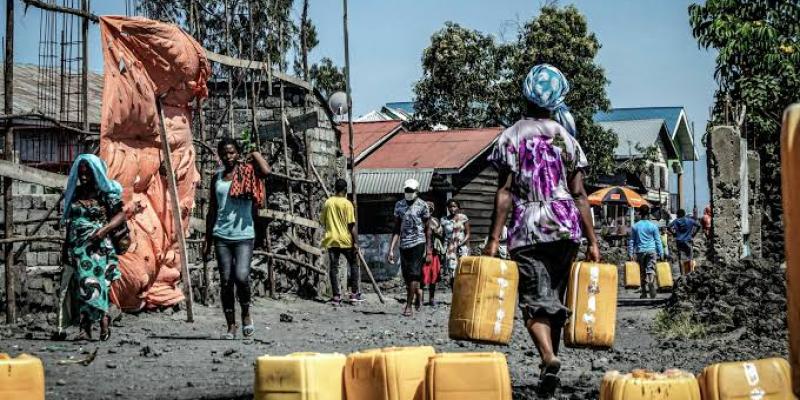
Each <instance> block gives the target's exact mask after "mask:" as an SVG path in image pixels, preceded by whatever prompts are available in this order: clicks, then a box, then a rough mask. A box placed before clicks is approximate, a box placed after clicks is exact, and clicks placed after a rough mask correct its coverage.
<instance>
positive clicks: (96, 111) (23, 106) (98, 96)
mask: <svg viewBox="0 0 800 400" xmlns="http://www.w3.org/2000/svg"><path fill="white" fill-rule="evenodd" d="M44 72H45V73H48V71H44ZM59 74H60V71H53V74H52V77H53V78H52V82H51V84H50V85H47V86H43V89H45V90H44V91H43V93H42V96H43V98H44V99H47V102H49V103H51V104H52V105H54V108H55V109H54V110H43V109H42V107H43V106H44V105H42V104H39V96H38V92H39V87H38V82H39V66H38V65H34V64H14V111H13V112H14V114H23V113H29V112H42V113H44V114H45V115H46V116H49V117H53V118H55V119H57V120H60V121H62V122H78V121H74V120H75V119H76V118H74V117H73V118H62V117H61V115H59V114H60V112H59V109H60V97H61V79H60V78H59ZM2 77H3V71H2V70H1V69H0V92H1V91H3V89H4V88H3V86H4V82H5V80H4V79H3V78H2ZM68 81H69V82H72V83H71V85H70V86H71V87H70V88H68V89H67V90H65V91H69V92H76V93H75V94H71V95H69V96H67V97H68V98H69V104H66V105H65V109H67V110H77V109H78V102H79V101H80V95H79V94H77V92H79V91H80V80H79V79H78V78H77V77H75V78H72V79H68ZM65 86H67V85H65ZM102 100H103V74H102V73H97V72H92V71H89V110H88V115H89V123H92V124H99V123H100V105H101V104H102ZM0 106H5V99H3V98H2V96H0ZM71 114H72V115H73V116H74V112H73V113H71Z"/></svg>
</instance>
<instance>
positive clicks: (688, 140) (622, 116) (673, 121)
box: [594, 107, 699, 161]
mask: <svg viewBox="0 0 800 400" xmlns="http://www.w3.org/2000/svg"><path fill="white" fill-rule="evenodd" d="M648 119H663V120H664V122H665V123H666V126H667V132H669V135H670V137H671V138H672V140H673V141H674V142H675V144H676V147H677V148H678V151H679V154H680V155H681V158H682V159H683V160H684V161H692V160H697V159H699V156H698V154H697V150H696V149H695V147H694V140H693V139H692V132H691V127H690V126H689V121H688V120H687V116H686V111H685V110H684V108H683V107H633V108H614V109H611V110H609V111H608V112H598V113H597V114H595V115H594V121H595V122H613V121H636V120H648Z"/></svg>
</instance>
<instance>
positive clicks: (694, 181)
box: [692, 121, 697, 218]
mask: <svg viewBox="0 0 800 400" xmlns="http://www.w3.org/2000/svg"><path fill="white" fill-rule="evenodd" d="M695 140H697V139H696V135H695V132H694V121H692V197H693V199H692V200H693V201H692V203H693V207H692V209H693V211H694V217H695V218H697V169H696V165H697V157H695V156H696V154H695V153H697V147H695V146H697V145H696V143H697V142H695Z"/></svg>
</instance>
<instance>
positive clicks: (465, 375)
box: [255, 346, 511, 400]
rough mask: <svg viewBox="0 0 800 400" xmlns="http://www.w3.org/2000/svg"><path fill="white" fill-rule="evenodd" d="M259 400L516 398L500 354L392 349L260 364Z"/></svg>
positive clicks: (263, 359) (296, 356)
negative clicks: (512, 393) (439, 352)
mask: <svg viewBox="0 0 800 400" xmlns="http://www.w3.org/2000/svg"><path fill="white" fill-rule="evenodd" d="M255 399H256V400H343V399H347V400H511V378H510V377H509V373H508V365H507V363H506V357H505V356H504V355H503V354H501V353H442V354H436V353H435V351H434V349H433V347H427V346H426V347H392V348H385V349H375V350H366V351H363V352H357V353H353V354H350V355H349V356H346V357H345V356H344V355H343V354H317V353H295V354H290V355H288V356H280V357H273V356H263V357H259V358H258V360H257V361H256V377H255Z"/></svg>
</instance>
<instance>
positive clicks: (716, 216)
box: [708, 126, 762, 262]
mask: <svg viewBox="0 0 800 400" xmlns="http://www.w3.org/2000/svg"><path fill="white" fill-rule="evenodd" d="M743 160H744V161H745V162H744V163H743V162H742V161H743ZM708 174H709V189H710V195H711V207H712V209H713V223H712V228H711V240H710V241H709V242H708V258H709V260H710V261H712V262H714V261H723V262H731V261H735V260H738V259H740V258H741V257H742V256H743V255H745V254H746V253H747V252H749V254H750V255H752V256H755V257H760V256H761V248H762V236H761V215H762V210H761V197H760V196H759V190H758V188H759V186H760V182H759V179H760V178H759V177H760V159H759V157H758V155H757V154H755V153H754V152H748V151H747V148H746V147H743V146H742V140H741V137H740V135H739V132H738V131H737V130H736V129H735V128H733V127H730V126H720V127H716V128H714V129H712V130H711V134H710V135H709V139H708ZM743 189H746V190H747V192H745V191H743ZM743 198H744V199H745V200H746V201H747V204H746V205H745V206H744V208H742V203H741V202H742V199H743ZM743 210H744V213H746V214H747V215H743ZM743 216H744V218H745V219H746V221H745V222H746V223H747V225H749V227H747V228H748V229H747V230H746V231H745V230H744V229H743V228H745V227H743V223H742V221H743Z"/></svg>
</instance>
